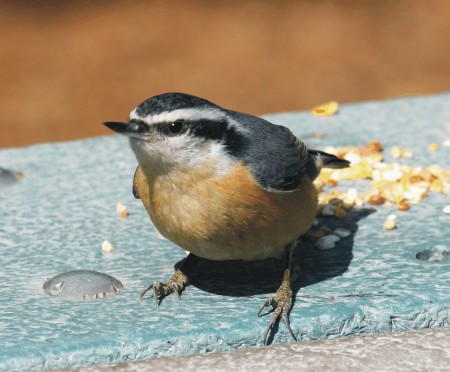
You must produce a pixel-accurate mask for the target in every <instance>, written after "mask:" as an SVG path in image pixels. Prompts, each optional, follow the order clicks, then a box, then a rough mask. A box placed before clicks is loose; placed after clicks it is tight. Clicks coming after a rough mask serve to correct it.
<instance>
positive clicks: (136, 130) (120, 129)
mask: <svg viewBox="0 0 450 372" xmlns="http://www.w3.org/2000/svg"><path fill="white" fill-rule="evenodd" d="M103 124H105V125H106V126H107V127H108V128H109V129H112V130H113V131H115V132H117V133H119V134H123V135H124V136H128V137H134V138H138V139H143V138H145V137H146V136H147V135H148V133H149V131H150V128H149V126H148V125H147V124H145V123H142V122H138V121H129V122H126V123H121V122H116V121H107V122H104V123H103Z"/></svg>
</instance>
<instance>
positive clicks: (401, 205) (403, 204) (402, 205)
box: [397, 200, 410, 211]
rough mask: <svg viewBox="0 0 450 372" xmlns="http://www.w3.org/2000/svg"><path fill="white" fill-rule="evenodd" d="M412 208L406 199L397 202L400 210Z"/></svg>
mask: <svg viewBox="0 0 450 372" xmlns="http://www.w3.org/2000/svg"><path fill="white" fill-rule="evenodd" d="M409 208H410V206H409V204H408V203H407V202H405V201H404V200H401V201H399V202H398V203H397V209H398V210H399V211H407V210H408V209H409Z"/></svg>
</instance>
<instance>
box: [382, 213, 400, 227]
mask: <svg viewBox="0 0 450 372" xmlns="http://www.w3.org/2000/svg"><path fill="white" fill-rule="evenodd" d="M396 219H397V216H396V215H395V214H390V215H389V216H388V217H387V218H386V220H385V221H384V223H383V228H384V229H386V230H393V229H396V228H397V222H396Z"/></svg>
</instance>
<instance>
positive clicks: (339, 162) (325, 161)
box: [308, 150, 350, 169]
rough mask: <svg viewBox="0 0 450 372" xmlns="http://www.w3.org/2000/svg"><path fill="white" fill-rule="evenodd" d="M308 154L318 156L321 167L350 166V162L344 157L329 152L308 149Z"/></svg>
mask: <svg viewBox="0 0 450 372" xmlns="http://www.w3.org/2000/svg"><path fill="white" fill-rule="evenodd" d="M308 152H309V154H310V155H313V156H314V157H318V156H320V158H321V160H322V167H324V168H336V169H337V168H347V167H349V166H350V162H349V161H348V160H345V159H341V158H338V157H337V156H336V155H333V154H329V153H327V152H324V151H319V150H308Z"/></svg>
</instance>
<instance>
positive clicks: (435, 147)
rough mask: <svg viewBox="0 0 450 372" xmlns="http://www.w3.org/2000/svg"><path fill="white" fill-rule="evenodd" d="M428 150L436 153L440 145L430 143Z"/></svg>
mask: <svg viewBox="0 0 450 372" xmlns="http://www.w3.org/2000/svg"><path fill="white" fill-rule="evenodd" d="M428 148H429V149H430V150H432V151H436V150H437V149H438V148H439V145H438V144H437V143H436V142H433V143H430V145H429V146H428Z"/></svg>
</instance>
